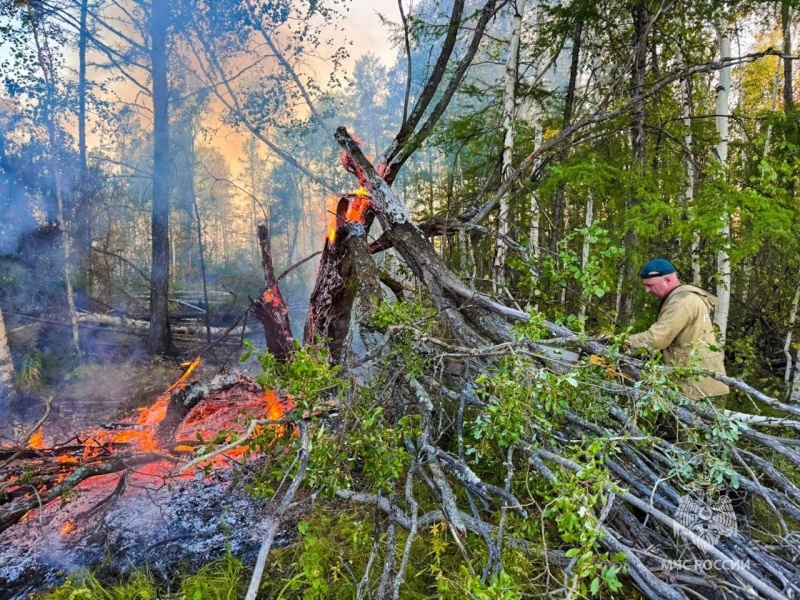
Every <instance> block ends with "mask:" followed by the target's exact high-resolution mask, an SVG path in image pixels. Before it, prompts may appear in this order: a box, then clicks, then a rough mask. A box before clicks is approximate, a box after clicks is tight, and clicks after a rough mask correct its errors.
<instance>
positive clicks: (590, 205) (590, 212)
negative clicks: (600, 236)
mask: <svg viewBox="0 0 800 600" xmlns="http://www.w3.org/2000/svg"><path fill="white" fill-rule="evenodd" d="M593 221H594V192H592V190H591V188H589V191H588V194H587V196H586V215H585V219H584V221H583V223H584V227H586V231H587V233H586V236H585V237H584V238H583V251H582V252H581V271H583V272H584V273H585V272H586V267H587V265H588V264H589V251H590V249H591V243H590V242H589V238H590V237H591V236H590V235H589V228H590V227H591V226H592V222H593ZM587 303H588V298H587V296H586V294H585V293H584V297H583V298H582V299H581V310H580V315H581V322H583V320H584V319H585V318H586V305H587ZM581 327H583V325H581Z"/></svg>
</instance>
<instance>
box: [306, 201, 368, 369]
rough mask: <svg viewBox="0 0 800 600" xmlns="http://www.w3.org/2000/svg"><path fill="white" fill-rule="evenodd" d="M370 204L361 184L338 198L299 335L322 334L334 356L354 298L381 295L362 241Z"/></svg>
mask: <svg viewBox="0 0 800 600" xmlns="http://www.w3.org/2000/svg"><path fill="white" fill-rule="evenodd" d="M369 208H370V199H369V196H368V195H367V194H366V191H365V190H359V191H358V192H356V193H355V194H348V195H344V196H341V197H340V198H339V199H338V201H337V203H336V210H335V211H332V213H333V214H331V216H330V218H331V223H330V226H329V228H328V234H327V236H326V238H325V246H324V248H323V250H322V259H321V260H320V264H319V269H318V270H317V280H316V284H315V286H314V291H313V292H312V293H311V301H310V304H309V307H308V315H307V317H306V327H305V332H304V335H303V339H304V341H305V343H306V344H313V343H315V342H316V341H317V339H318V338H320V339H321V340H322V342H323V343H325V344H327V345H328V347H329V349H330V353H331V360H332V361H333V362H338V360H339V358H340V357H341V352H342V345H343V344H344V341H345V338H346V337H347V333H348V331H349V330H350V323H351V321H352V312H353V306H354V304H355V302H356V299H357V298H362V300H363V301H364V302H366V303H367V304H368V305H370V304H372V303H373V302H374V300H375V299H379V298H381V297H382V295H383V293H382V291H381V286H380V282H379V280H378V275H377V268H376V266H375V263H374V262H373V260H372V257H371V256H370V253H369V249H368V248H367V242H366V237H367V229H368V228H369V224H370V223H371V222H372V219H373V215H372V211H370V210H369Z"/></svg>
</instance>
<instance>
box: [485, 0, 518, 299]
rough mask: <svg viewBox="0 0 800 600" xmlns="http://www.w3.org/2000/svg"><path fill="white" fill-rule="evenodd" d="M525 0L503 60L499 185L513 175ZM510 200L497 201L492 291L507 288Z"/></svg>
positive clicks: (516, 17)
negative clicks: (501, 163) (503, 86)
mask: <svg viewBox="0 0 800 600" xmlns="http://www.w3.org/2000/svg"><path fill="white" fill-rule="evenodd" d="M525 2H526V0H517V2H516V3H515V4H514V29H513V31H512V32H511V39H510V40H509V42H508V58H507V59H506V73H505V90H504V92H503V132H504V134H505V135H504V139H503V167H502V175H501V178H502V182H503V183H505V182H506V181H508V180H509V178H510V177H511V176H512V174H513V172H514V131H515V127H514V120H515V119H516V116H517V79H518V78H519V41H520V36H521V34H522V15H523V13H524V12H525ZM508 211H509V198H508V194H506V195H505V196H503V198H502V199H501V200H500V212H499V214H498V215H497V233H498V234H499V237H498V238H497V253H496V254H495V258H494V265H493V268H492V271H493V273H492V281H493V285H494V286H495V289H498V288H500V289H502V288H504V287H505V285H506V252H507V247H506V242H505V237H507V236H508V234H509V226H508Z"/></svg>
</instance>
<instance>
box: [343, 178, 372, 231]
mask: <svg viewBox="0 0 800 600" xmlns="http://www.w3.org/2000/svg"><path fill="white" fill-rule="evenodd" d="M353 195H354V196H355V198H353V199H352V200H351V201H350V206H348V207H347V216H346V217H345V218H346V219H347V220H348V221H349V222H350V223H363V222H364V216H365V214H366V212H367V209H368V208H369V203H370V197H369V193H368V192H367V190H365V189H364V188H363V187H360V188H358V189H357V190H356V191H355V193H354V194H353Z"/></svg>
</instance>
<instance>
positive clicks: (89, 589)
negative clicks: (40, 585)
mask: <svg viewBox="0 0 800 600" xmlns="http://www.w3.org/2000/svg"><path fill="white" fill-rule="evenodd" d="M248 579H249V575H248V573H247V572H246V570H245V568H244V565H243V564H242V563H241V561H239V560H238V559H236V558H235V557H233V556H230V555H226V556H224V557H222V558H220V559H219V560H215V561H213V562H210V563H208V564H206V565H204V566H203V567H202V568H201V569H200V570H198V571H197V572H196V573H194V574H191V575H186V576H184V577H182V578H181V579H180V581H179V582H178V584H177V585H176V586H175V588H176V589H177V590H178V591H173V592H171V591H170V588H171V587H172V586H168V585H167V584H165V583H164V582H161V581H157V580H156V578H155V577H154V576H153V575H152V574H151V573H150V572H148V571H137V572H135V573H134V574H133V575H131V576H130V577H127V578H125V579H123V580H121V581H117V582H105V581H101V580H100V579H99V578H98V577H97V576H96V575H94V574H92V573H79V574H76V575H73V576H71V577H69V579H68V580H67V581H66V582H65V583H63V584H62V585H61V586H59V587H57V588H55V589H52V590H50V591H48V592H45V593H43V594H40V595H38V596H35V597H34V598H35V600H156V599H164V600H235V599H237V598H241V597H243V596H244V592H245V590H246V589H247V583H248Z"/></svg>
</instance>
